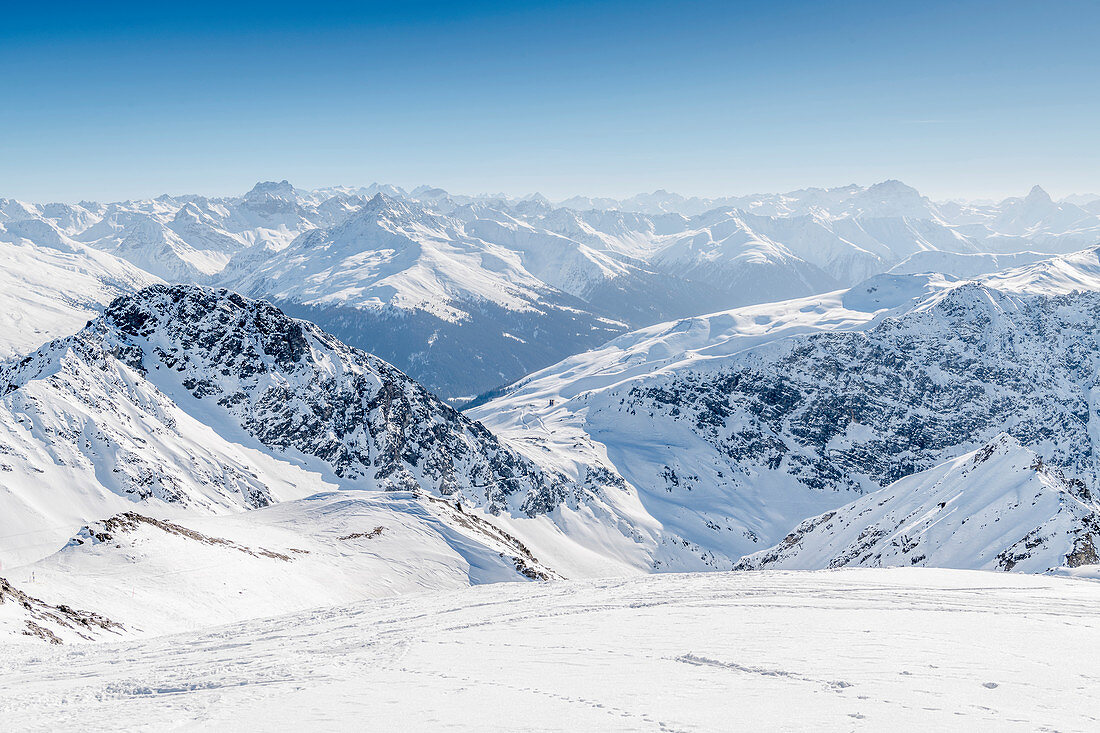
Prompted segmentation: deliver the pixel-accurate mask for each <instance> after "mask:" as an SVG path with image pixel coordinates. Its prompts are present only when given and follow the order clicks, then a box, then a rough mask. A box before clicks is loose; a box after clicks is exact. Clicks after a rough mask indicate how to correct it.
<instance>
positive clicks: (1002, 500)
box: [738, 435, 1100, 572]
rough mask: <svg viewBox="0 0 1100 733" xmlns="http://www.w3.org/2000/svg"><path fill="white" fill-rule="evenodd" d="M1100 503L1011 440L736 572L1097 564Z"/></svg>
mask: <svg viewBox="0 0 1100 733" xmlns="http://www.w3.org/2000/svg"><path fill="white" fill-rule="evenodd" d="M1098 545H1100V504H1097V502H1096V501H1095V499H1094V498H1093V497H1092V496H1091V493H1090V492H1088V491H1087V490H1085V491H1082V487H1081V486H1076V487H1074V486H1070V485H1069V484H1068V483H1067V482H1066V480H1065V479H1064V478H1063V477H1062V476H1061V475H1059V474H1058V472H1057V471H1053V470H1051V469H1049V468H1047V467H1046V466H1044V465H1043V463H1042V460H1041V459H1040V458H1039V457H1038V456H1037V455H1035V453H1033V452H1032V451H1030V450H1028V449H1026V448H1024V447H1023V446H1021V445H1020V444H1019V442H1018V441H1016V440H1015V439H1013V438H1011V437H1010V436H1008V435H1001V436H999V437H998V438H997V439H995V440H994V441H993V442H992V443H990V444H988V445H986V446H984V447H982V448H980V449H978V450H976V451H972V452H970V453H966V454H964V455H961V456H959V457H958V458H954V459H952V460H950V461H947V462H946V463H944V464H942V465H940V466H937V467H935V468H931V469H929V470H927V471H922V472H920V473H916V474H913V475H912V476H907V477H905V478H903V479H900V480H898V481H896V482H894V483H893V484H891V485H889V486H887V487H886V488H884V489H882V490H881V491H876V492H873V493H871V494H867V495H866V496H863V497H861V498H859V499H857V500H856V501H854V502H852V503H851V504H848V505H846V506H843V507H841V508H839V509H837V510H835V511H831V512H828V513H826V514H822V515H820V516H817V517H812V518H810V519H807V520H806V521H804V522H802V523H801V524H800V525H798V527H796V528H795V529H794V530H792V531H791V533H790V534H789V535H788V536H787V537H786V538H784V540H783V542H782V543H780V544H779V545H777V546H776V547H773V548H771V549H769V550H764V551H761V552H758V553H755V554H753V555H749V556H748V557H746V558H744V559H743V560H741V562H740V563H739V564H738V568H739V569H746V570H748V569H762V568H784V569H815V568H826V567H829V568H835V567H843V566H862V567H891V566H905V565H925V566H929V567H946V568H952V567H953V568H976V569H980V570H1015V571H1017V572H1043V571H1045V570H1049V569H1052V568H1058V567H1061V566H1068V567H1078V566H1081V565H1087V564H1092V565H1095V564H1097V563H1098V562H1100V557H1098V556H1097V546H1098Z"/></svg>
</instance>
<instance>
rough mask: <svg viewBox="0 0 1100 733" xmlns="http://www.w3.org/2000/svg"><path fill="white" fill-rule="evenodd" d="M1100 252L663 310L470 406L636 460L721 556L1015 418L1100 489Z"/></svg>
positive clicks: (747, 548)
mask: <svg viewBox="0 0 1100 733" xmlns="http://www.w3.org/2000/svg"><path fill="white" fill-rule="evenodd" d="M1095 263H1096V253H1095V251H1088V252H1082V253H1078V254H1075V255H1071V256H1067V257H1062V258H1054V259H1051V260H1047V261H1044V262H1039V263H1035V264H1033V265H1028V266H1025V267H1023V268H1020V269H1018V270H1012V271H1007V272H1003V273H999V274H997V275H992V276H989V277H988V278H987V281H986V282H985V283H981V282H964V281H952V280H951V279H950V278H945V277H943V276H940V275H881V276H877V277H875V278H872V279H871V280H869V281H867V282H866V283H864V284H863V285H861V286H859V287H857V288H853V289H850V290H847V291H838V292H835V293H831V294H827V295H825V296H819V297H811V298H804V299H799V300H793V301H787V302H784V303H778V304H774V303H773V304H767V305H762V306H753V307H748V308H742V309H736V310H733V311H728V312H723V313H717V314H712V315H710V316H704V317H699V318H695V319H686V320H682V321H679V322H675V323H669V324H664V325H661V326H654V327H651V328H648V329H642V330H640V331H637V332H633V333H630V334H626V335H624V336H621V337H619V338H618V339H616V340H614V341H612V342H609V343H608V344H607V345H605V346H604V347H601V348H600V349H597V350H594V351H592V352H589V353H587V354H579V355H577V356H574V357H572V358H570V359H567V360H565V361H563V362H562V363H560V364H558V365H556V366H554V367H551V368H549V369H546V370H543V371H541V372H539V373H536V374H534V375H531V376H530V377H529V378H527V379H525V380H522V381H521V382H520V383H518V384H517V385H514V386H513V387H511V388H509V389H508V390H505V391H504V392H503V394H501V395H500V396H497V397H496V398H494V399H492V400H490V401H488V402H487V403H485V404H481V405H479V406H477V407H475V408H474V409H472V410H470V414H471V415H472V416H474V417H476V418H478V419H479V420H481V421H483V422H485V424H487V425H488V426H489V427H490V428H491V429H493V430H495V431H496V432H498V433H499V434H501V435H503V436H505V437H508V438H510V439H512V440H513V441H514V442H515V443H516V444H517V445H521V446H525V450H527V451H528V453H529V454H531V455H539V454H546V455H548V456H552V457H553V458H554V459H555V460H557V464H556V465H557V466H558V468H559V469H560V470H561V471H563V472H565V473H570V472H576V471H579V470H582V469H581V467H582V466H587V465H591V464H596V465H601V466H604V467H605V468H606V469H607V470H609V471H611V472H613V473H614V474H617V475H619V476H621V477H622V478H623V479H624V482H625V484H626V485H627V487H628V490H629V491H636V492H637V501H638V502H639V504H640V505H641V508H642V511H643V515H644V516H646V517H647V521H649V522H651V523H652V526H655V527H657V528H658V529H657V530H655V536H656V537H662V536H663V535H664V533H670V534H672V535H675V536H676V537H677V538H679V540H686V541H687V542H688V544H689V545H690V546H691V548H692V549H690V550H687V551H686V552H685V553H684V555H685V556H690V554H691V553H694V554H695V556H696V557H700V556H702V557H703V559H704V561H705V562H706V563H707V564H710V565H712V566H713V567H730V566H731V565H732V564H734V563H735V562H736V560H737V559H738V558H739V556H740V555H742V554H747V553H752V552H756V551H759V550H761V549H763V548H765V547H769V546H771V545H774V544H776V543H778V542H780V541H781V540H782V539H783V538H784V536H786V534H787V533H788V531H789V529H790V527H791V526H794V525H795V524H797V523H798V522H799V521H801V520H802V519H804V518H805V517H808V516H814V515H817V514H821V513H824V512H827V511H831V510H834V509H836V508H837V507H839V506H841V505H843V504H846V503H848V502H850V501H853V500H854V499H856V498H858V497H859V496H861V495H863V494H866V493H868V492H871V491H876V490H878V489H879V488H881V487H883V486H886V485H888V484H890V483H892V482H894V481H896V480H898V479H901V478H904V477H906V476H909V475H910V474H913V473H915V472H917V471H921V470H924V469H928V468H931V467H933V466H935V465H938V464H940V463H942V462H944V461H947V460H950V459H953V458H956V457H957V456H959V455H961V454H963V453H966V452H967V451H971V450H974V449H977V448H979V447H981V446H982V445H984V444H985V443H987V442H988V441H990V440H992V439H993V438H994V437H995V436H996V435H997V434H999V433H1001V432H1003V431H1007V432H1008V433H1009V434H1010V435H1011V436H1013V437H1014V438H1015V439H1017V440H1019V441H1020V442H1021V443H1022V444H1023V445H1025V446H1026V447H1027V448H1028V449H1030V450H1032V451H1034V452H1035V453H1036V454H1037V455H1039V456H1040V457H1041V458H1042V459H1043V460H1044V461H1045V462H1046V463H1047V464H1048V465H1050V466H1051V467H1052V468H1053V469H1057V470H1059V471H1061V472H1063V474H1064V475H1065V480H1066V481H1067V482H1068V484H1067V485H1068V486H1070V487H1073V488H1074V490H1079V491H1080V496H1081V497H1082V500H1083V501H1088V499H1087V497H1088V495H1089V492H1091V491H1092V488H1091V487H1093V486H1095V485H1096V480H1097V477H1098V474H1100V454H1098V453H1097V451H1096V445H1095V439H1094V435H1095V433H1094V430H1095V425H1094V423H1095V422H1096V420H1097V419H1098V418H1097V417H1096V415H1097V414H1098V413H1097V410H1096V409H1095V405H1094V404H1093V396H1092V392H1093V385H1094V382H1095V379H1096V374H1097V373H1098V370H1100V362H1098V357H1097V354H1098V353H1100V331H1098V330H1097V323H1100V292H1097V291H1096V290H1095V289H1090V290H1088V291H1081V289H1080V288H1081V286H1082V284H1084V283H1088V282H1090V280H1089V272H1090V271H1091V268H1092V267H1095ZM1050 282H1057V283H1061V284H1062V285H1061V286H1060V288H1061V289H1059V288H1054V287H1051V286H1050V285H1049V284H1048V283H1050ZM1040 292H1044V293H1048V294H1039V293H1040ZM543 460H544V462H546V461H549V460H550V458H545V459H543ZM584 470H587V469H584ZM811 506H819V507H820V509H818V510H816V511H814V510H811V509H810V507H811ZM659 542H660V540H658V543H659ZM651 560H652V561H653V563H654V566H655V567H662V566H664V563H666V562H668V559H667V558H656V557H652V556H651ZM658 560H659V561H660V562H658ZM971 566H972V567H976V566H978V565H977V560H976V559H975V564H974V565H971Z"/></svg>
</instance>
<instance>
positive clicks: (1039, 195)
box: [1027, 185, 1053, 204]
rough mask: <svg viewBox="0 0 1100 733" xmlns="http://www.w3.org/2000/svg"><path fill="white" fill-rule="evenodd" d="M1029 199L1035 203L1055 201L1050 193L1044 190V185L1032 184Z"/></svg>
mask: <svg viewBox="0 0 1100 733" xmlns="http://www.w3.org/2000/svg"><path fill="white" fill-rule="evenodd" d="M1027 200H1028V201H1029V202H1033V203H1044V204H1047V203H1053V200H1052V199H1051V198H1050V194H1049V193H1047V192H1046V191H1045V190H1043V187H1042V186H1038V185H1036V186H1032V187H1031V190H1030V191H1029V192H1028V194H1027Z"/></svg>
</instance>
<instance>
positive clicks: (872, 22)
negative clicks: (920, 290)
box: [0, 0, 1100, 200]
mask: <svg viewBox="0 0 1100 733" xmlns="http://www.w3.org/2000/svg"><path fill="white" fill-rule="evenodd" d="M1097 29H1100V3H1096V2H1092V1H1091V0H1061V1H1058V0H1054V1H1051V2H1043V3H1040V2H1013V1H1011V0H1009V1H1007V2H998V3H995V2H966V1H963V2H953V3H939V2H923V3H915V2H904V3H893V2H889V1H883V2H843V3H839V2H838V3H824V2H775V3H768V2H753V3H740V2H693V1H691V0H687V1H684V2H675V3H673V2H660V3H659V2H648V1H647V0H635V1H634V2H613V1H607V2H602V1H600V0H589V1H588V2H568V1H567V2H511V3H497V2H468V3H457V2H456V3H442V2H415V1H414V2H387V3H373V2H361V3H346V4H340V3H331V2H330V3H303V2H296V3H286V4H283V3H279V2H263V3H259V2H255V3H229V2H225V3H218V4H214V3H204V2H190V3H186V4H184V5H180V4H175V3H172V4H159V3H142V4H133V5H130V4H122V3H110V2H106V3H99V4H96V3H86V4H83V5H75V4H74V5H73V6H71V7H70V6H68V5H67V4H66V3H63V2H62V3H38V4H29V3H22V4H19V5H18V6H16V7H8V8H5V11H4V20H3V23H0V196H16V197H19V198H24V199H30V200H76V199H80V198H98V199H102V200H109V199H118V198H131V197H142V196H148V195H155V194H158V193H163V192H169V193H185V192H202V193H209V194H229V193H238V192H242V191H244V190H247V189H248V188H249V187H250V186H251V185H252V183H254V182H255V181H257V180H261V179H272V178H274V179H282V178H288V179H290V180H291V181H292V182H293V183H294V184H295V185H298V186H302V187H310V188H311V187H316V186H324V185H337V184H348V185H358V184H367V183H370V182H371V181H376V180H377V181H385V182H391V183H397V184H399V185H403V186H406V187H411V186H415V185H417V184H419V183H430V184H433V185H439V186H443V187H444V188H448V189H451V190H455V191H463V192H471V193H473V192H485V191H492V192H496V191H504V192H508V193H516V194H519V193H526V192H530V191H534V190H539V191H542V192H543V193H545V194H547V195H549V196H551V197H564V196H567V195H570V194H573V193H586V194H593V195H627V194H632V193H636V192H639V191H650V190H653V189H655V188H666V189H670V190H676V191H680V192H682V193H685V194H703V195H715V194H738V193H749V192H754V191H774V190H787V189H791V188H798V187H802V186H808V185H819V186H832V185H844V184H847V183H853V182H855V183H871V182H874V181H878V180H882V179H886V178H900V179H901V180H904V181H906V182H908V183H910V184H911V185H914V186H916V187H918V188H919V189H921V190H922V191H924V192H926V193H928V194H930V195H933V196H935V197H948V196H989V197H1000V196H1004V195H1012V194H1021V193H1024V192H1026V190H1027V189H1028V188H1030V186H1031V185H1032V184H1035V183H1040V184H1042V185H1043V186H1044V187H1046V188H1047V189H1048V190H1049V191H1051V193H1053V194H1056V195H1062V194H1068V193H1072V192H1083V191H1098V190H1100V180H1097V178H1098V176H1100V145H1098V144H1097V138H1098V133H1100V75H1098V73H1097V69H1098V68H1100V43H1097V42H1096V37H1095V36H1096V32H1097Z"/></svg>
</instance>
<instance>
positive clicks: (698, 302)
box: [0, 181, 1100, 641]
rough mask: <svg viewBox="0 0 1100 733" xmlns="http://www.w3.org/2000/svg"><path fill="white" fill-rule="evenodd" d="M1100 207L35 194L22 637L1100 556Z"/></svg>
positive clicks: (8, 615)
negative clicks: (551, 583)
mask: <svg viewBox="0 0 1100 733" xmlns="http://www.w3.org/2000/svg"><path fill="white" fill-rule="evenodd" d="M659 193H660V192H659ZM566 203H567V204H571V205H576V206H577V207H581V206H582V203H580V202H578V201H573V202H566ZM710 204H714V205H713V206H711V205H710ZM1091 204H1092V202H1090V201H1084V200H1081V201H1076V202H1074V201H1062V202H1055V201H1053V200H1052V199H1051V198H1050V197H1049V196H1047V195H1046V194H1045V193H1044V192H1043V191H1042V190H1041V189H1035V190H1033V191H1032V192H1031V193H1029V194H1028V195H1027V196H1026V197H1021V198H1018V199H1008V200H1006V201H1004V202H1001V203H999V204H960V203H952V202H947V203H942V202H941V203H935V202H931V201H929V200H928V199H926V198H925V197H922V196H920V195H919V194H918V193H917V192H916V191H914V190H913V189H910V188H908V187H906V186H904V185H903V184H900V183H898V182H896V181H888V182H885V183H882V184H877V185H875V186H871V187H868V188H862V187H856V186H849V187H844V188H841V189H827V190H822V189H807V190H804V191H797V192H793V193H791V194H784V195H775V196H757V197H748V198H744V199H738V200H736V201H734V200H723V201H718V202H715V201H710V202H701V201H700V200H692V199H683V198H681V197H675V196H673V195H664V194H662V195H657V194H655V195H654V196H652V197H635V199H633V200H630V201H620V202H610V203H609V202H588V203H587V204H586V205H588V206H589V208H571V206H569V205H558V206H554V205H553V204H551V203H550V202H549V201H547V200H546V199H545V198H542V197H538V196H532V197H527V198H524V199H519V200H513V199H507V198H504V197H462V196H452V195H450V194H448V193H447V192H445V191H441V190H440V189H430V188H423V189H417V190H414V191H411V192H405V191H403V190H401V189H398V188H396V187H392V186H379V185H375V186H372V187H370V188H368V189H327V190H320V191H312V192H307V191H301V190H298V189H295V188H294V187H292V186H290V184H288V183H287V182H285V181H284V182H281V183H264V184H258V185H257V186H256V187H255V188H254V189H253V190H252V191H250V192H249V193H248V194H246V195H245V196H243V197H228V198H218V199H211V198H204V197H199V196H187V197H168V196H164V197H159V198H157V199H153V200H150V201H139V202H122V203H116V204H106V205H101V204H96V203H92V202H82V203H80V204H74V205H60V204H50V205H35V204H24V203H20V202H13V201H10V200H5V201H2V202H0V257H3V258H4V260H5V261H6V262H7V263H8V264H7V265H6V266H5V267H4V268H2V269H0V300H2V301H3V305H4V306H5V311H4V312H5V313H6V314H7V315H6V316H5V317H6V318H7V319H8V320H7V322H6V323H5V325H6V326H7V328H5V329H3V338H2V340H0V348H2V349H3V350H4V351H3V353H0V563H2V565H0V568H2V569H3V571H4V577H5V580H4V583H5V585H4V586H3V587H0V601H4V600H6V599H13V600H15V601H16V603H14V604H9V603H0V611H2V612H0V629H4V630H6V631H5V633H11V634H16V635H22V634H26V635H28V636H31V637H34V638H35V639H44V640H47V641H81V640H87V639H101V638H111V637H113V636H117V635H126V634H130V633H147V632H157V633H160V632H170V631H176V630H183V629H196V628H200V627H202V626H204V625H208V624H210V623H216V622H225V621H231V620H244V619H248V618H255V617H257V616H260V615H271V614H274V613H288V612H292V611H300V610H304V609H307V608H310V607H313V606H317V605H325V604H336V603H344V602H350V601H354V600H358V599H362V598H374V597H380V596H386V595H391V594H395V593H405V592H410V591H417V590H431V589H438V588H454V587H459V586H462V585H468V584H473V583H485V582H497V581H523V582H527V581H538V580H546V579H552V578H582V577H602V576H608V575H630V574H639V573H651V572H664V571H702V570H731V569H737V570H757V569H768V568H798V569H803V568H805V569H813V568H833V567H840V566H848V565H858V566H873V567H879V566H895V565H929V566H937V567H958V568H971V569H989V570H1000V571H1013V572H1062V573H1065V572H1071V571H1072V572H1078V571H1079V569H1080V568H1083V567H1084V568H1087V566H1090V565H1096V564H1100V559H1098V557H1097V549H1096V548H1097V547H1098V545H1100V502H1098V498H1097V496H1098V495H1097V493H1096V492H1097V488H1096V486H1097V479H1098V475H1100V454H1098V453H1097V448H1096V446H1097V438H1096V436H1097V435H1100V433H1097V424H1098V422H1100V405H1098V404H1097V397H1096V394H1094V393H1095V392H1096V386H1095V385H1096V380H1097V374H1098V373H1100V361H1098V357H1097V354H1098V353H1100V330H1098V324H1100V247H1097V246H1086V245H1096V240H1097V239H1100V235H1098V234H1097V232H1098V231H1100V217H1098V215H1097V213H1096V212H1093V211H1091V209H1090V206H1091ZM700 207H701V208H702V210H699V211H697V210H696V209H698V208H700ZM1092 208H1095V207H1094V206H1093V207H1092ZM478 393H481V394H480V396H477V395H478ZM458 406H462V407H464V411H463V412H459V411H457V410H456V407H458ZM230 586H232V588H233V589H235V591H236V595H235V596H232V597H231V598H228V599H227V597H226V591H227V588H229V587H230ZM181 594H185V595H186V596H187V597H189V598H191V599H192V601H193V603H194V608H193V609H192V610H191V611H188V612H186V613H181V612H179V611H178V610H175V609H173V608H172V605H173V603H174V602H175V600H174V599H178V598H180V597H181ZM139 598H140V600H139ZM85 608H86V609H89V610H87V611H84V610H74V609H85Z"/></svg>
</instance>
